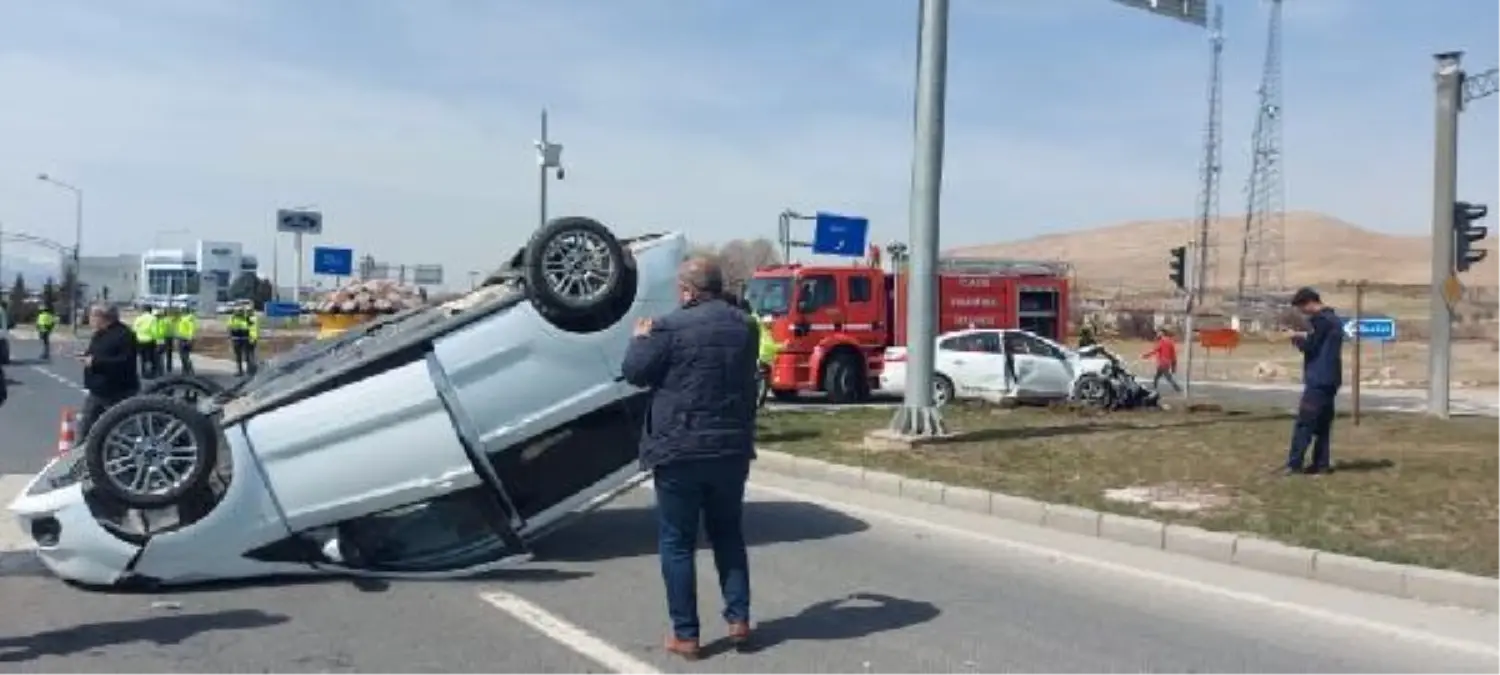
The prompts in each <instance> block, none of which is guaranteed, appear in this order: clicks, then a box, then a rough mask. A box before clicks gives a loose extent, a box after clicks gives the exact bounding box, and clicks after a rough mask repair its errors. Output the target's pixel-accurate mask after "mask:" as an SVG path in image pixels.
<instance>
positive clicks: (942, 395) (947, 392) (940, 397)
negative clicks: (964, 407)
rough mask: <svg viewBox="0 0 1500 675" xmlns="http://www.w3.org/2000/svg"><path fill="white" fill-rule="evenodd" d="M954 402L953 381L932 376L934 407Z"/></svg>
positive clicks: (943, 377) (939, 376)
mask: <svg viewBox="0 0 1500 675" xmlns="http://www.w3.org/2000/svg"><path fill="white" fill-rule="evenodd" d="M952 401H953V381H952V380H949V379H948V378H947V377H945V376H943V375H933V376H932V405H933V406H934V407H942V406H945V405H948V404H949V403H951V402H952Z"/></svg>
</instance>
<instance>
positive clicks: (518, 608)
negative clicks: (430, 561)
mask: <svg viewBox="0 0 1500 675" xmlns="http://www.w3.org/2000/svg"><path fill="white" fill-rule="evenodd" d="M479 599H480V600H483V601H485V602H486V603H489V604H490V605H491V606H493V607H494V608H495V609H498V610H500V611H502V612H505V613H506V614H509V615H510V616H512V617H514V618H515V619H516V620H517V621H520V622H521V623H524V624H526V625H527V626H530V627H531V628H532V629H533V630H535V631H537V632H538V633H541V634H542V635H545V636H547V637H549V638H552V639H553V640H554V641H556V642H557V643H558V644H561V645H562V646H564V647H567V648H569V649H571V650H573V651H575V652H577V653H578V654H579V655H581V656H583V657H585V658H587V659H589V660H590V661H593V662H594V663H597V664H599V665H601V666H604V667H605V668H607V669H609V671H610V672H613V673H660V672H661V671H660V670H657V669H656V668H655V667H653V666H652V665H651V664H648V663H646V662H644V661H641V660H640V659H637V658H635V657H634V656H631V655H630V654H627V653H626V652H625V651H624V650H621V649H620V648H618V647H615V646H614V645H611V644H609V643H608V642H605V641H603V640H601V639H599V638H597V637H595V636H594V635H593V634H592V633H589V632H588V631H586V630H584V629H582V628H579V627H578V626H576V625H574V624H572V623H570V622H568V621H566V620H564V619H562V618H561V617H558V616H557V615H555V614H553V613H551V612H548V611H547V610H545V609H542V608H541V607H538V606H537V605H535V604H533V603H531V602H530V601H528V600H525V599H523V598H521V597H519V596H516V595H512V594H510V593H506V592H505V591H487V592H484V593H480V594H479Z"/></svg>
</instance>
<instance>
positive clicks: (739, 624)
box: [729, 621, 750, 646]
mask: <svg viewBox="0 0 1500 675" xmlns="http://www.w3.org/2000/svg"><path fill="white" fill-rule="evenodd" d="M749 641H750V622H748V621H730V622H729V643H730V644H733V645H736V646H738V645H742V644H745V643H746V642H749Z"/></svg>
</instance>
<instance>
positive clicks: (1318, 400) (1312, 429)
mask: <svg viewBox="0 0 1500 675" xmlns="http://www.w3.org/2000/svg"><path fill="white" fill-rule="evenodd" d="M1292 306H1293V307H1296V308H1297V310H1298V311H1300V312H1302V314H1303V315H1304V316H1306V317H1307V322H1308V324H1309V327H1310V328H1312V330H1311V331H1309V332H1306V333H1297V334H1295V335H1293V336H1292V345H1293V346H1295V347H1296V348H1297V350H1298V351H1300V352H1302V399H1301V400H1300V401H1298V403H1297V423H1296V425H1295V426H1294V427H1293V429H1292V446H1291V449H1290V451H1289V452H1288V453H1287V458H1286V466H1285V467H1284V468H1283V469H1282V471H1284V472H1285V473H1287V474H1298V473H1306V474H1323V473H1329V472H1331V471H1333V458H1332V442H1331V438H1330V436H1331V435H1332V433H1333V417H1334V402H1335V401H1336V400H1337V399H1338V395H1339V387H1340V386H1343V383H1344V361H1343V349H1344V320H1343V319H1340V318H1339V316H1338V315H1337V314H1335V313H1334V311H1333V308H1332V307H1329V306H1327V305H1324V304H1323V299H1322V298H1321V297H1319V296H1318V292H1317V291H1315V290H1313V289H1311V288H1302V289H1299V290H1298V291H1297V293H1296V294H1295V295H1293V296H1292ZM1309 445H1311V446H1312V451H1313V452H1312V465H1311V466H1306V467H1304V466H1303V460H1304V457H1306V453H1307V447H1308V446H1309Z"/></svg>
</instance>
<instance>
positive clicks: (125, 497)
mask: <svg viewBox="0 0 1500 675" xmlns="http://www.w3.org/2000/svg"><path fill="white" fill-rule="evenodd" d="M218 443H219V437H218V434H217V432H216V431H215V429H214V426H213V422H212V421H211V420H210V419H209V418H208V417H207V416H205V415H203V414H202V413H200V412H198V410H197V409H196V408H194V407H192V406H191V405H190V404H188V403H187V402H185V401H182V400H180V399H174V398H168V397H165V396H141V397H137V398H132V399H127V400H125V401H122V402H120V403H118V404H116V405H115V406H114V407H112V408H110V409H109V410H107V411H105V413H104V414H103V415H101V416H100V417H99V421H98V422H96V423H95V424H94V428H92V429H91V430H90V432H89V437H88V439H87V440H86V441H85V448H86V455H85V461H87V463H88V473H89V479H90V481H91V482H92V483H93V484H94V485H95V486H97V487H98V488H99V489H101V490H103V491H104V492H105V493H107V494H109V495H110V496H112V497H114V498H115V499H117V500H119V501H120V502H122V503H124V504H126V505H128V506H132V507H136V508H157V507H162V506H167V505H169V504H173V503H175V502H177V501H178V500H179V499H181V498H182V497H183V496H184V495H186V494H188V493H189V492H192V491H193V490H195V489H198V488H201V487H203V486H204V485H206V484H207V482H208V480H209V479H210V477H211V476H212V474H213V470H214V467H215V465H216V464H217V463H218V457H219V454H218V452H219V448H218Z"/></svg>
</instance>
